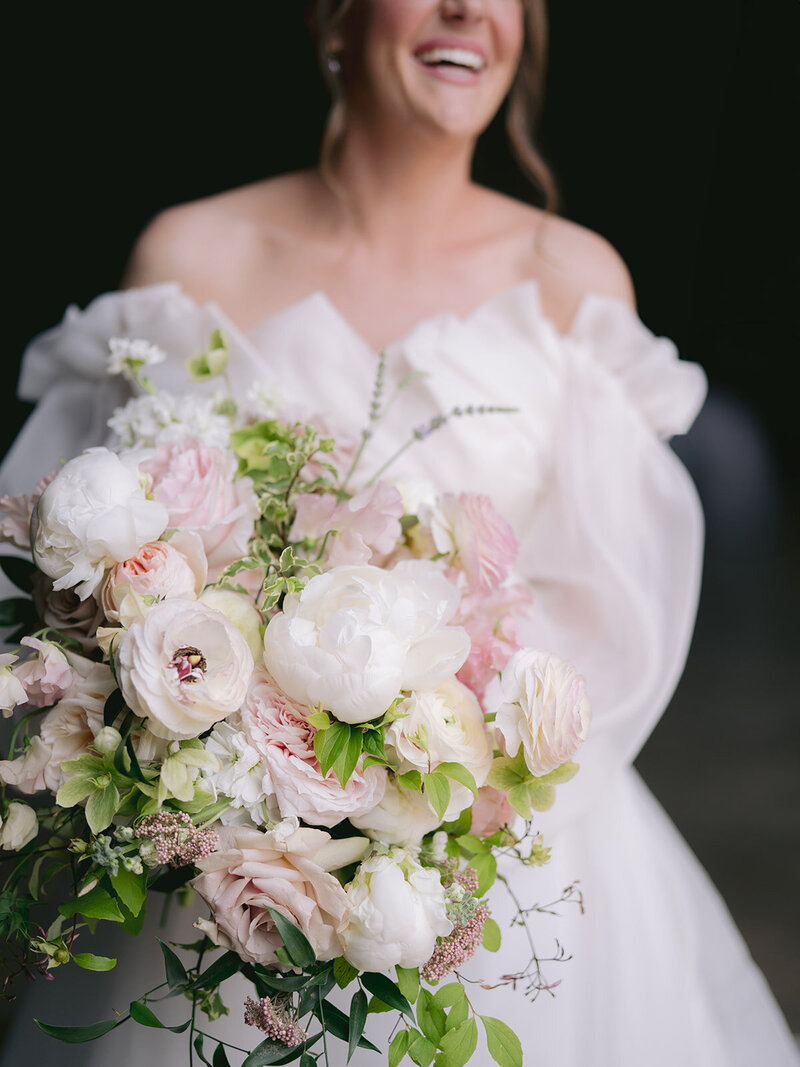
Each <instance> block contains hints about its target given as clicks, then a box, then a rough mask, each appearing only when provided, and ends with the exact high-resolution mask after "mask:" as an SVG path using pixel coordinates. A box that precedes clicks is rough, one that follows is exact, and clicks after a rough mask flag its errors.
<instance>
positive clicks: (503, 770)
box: [486, 756, 530, 792]
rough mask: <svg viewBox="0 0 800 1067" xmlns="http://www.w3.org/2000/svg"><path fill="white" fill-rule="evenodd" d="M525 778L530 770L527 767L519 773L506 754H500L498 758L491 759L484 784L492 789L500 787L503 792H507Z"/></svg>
mask: <svg viewBox="0 0 800 1067" xmlns="http://www.w3.org/2000/svg"><path fill="white" fill-rule="evenodd" d="M526 778H530V771H528V769H527V768H526V769H525V774H523V775H520V774H519V773H518V771H517V770H516V769H515V768H514V767H513V766H512V761H511V760H510V759H509V758H508V757H507V756H500V757H499V759H496V760H493V762H492V766H491V768H490V770H489V777H488V778H487V779H486V784H487V785H490V786H492V788H493V789H502V790H503V792H507V791H508V790H509V789H513V788H514V786H515V785H519V784H520V782H524V781H525V779H526Z"/></svg>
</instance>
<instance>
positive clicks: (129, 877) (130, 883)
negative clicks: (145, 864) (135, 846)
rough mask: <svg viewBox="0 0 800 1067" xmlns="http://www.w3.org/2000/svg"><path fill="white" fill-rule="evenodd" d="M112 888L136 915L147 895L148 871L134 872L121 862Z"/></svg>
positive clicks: (112, 882) (112, 880)
mask: <svg viewBox="0 0 800 1067" xmlns="http://www.w3.org/2000/svg"><path fill="white" fill-rule="evenodd" d="M111 888H112V889H113V890H114V892H115V893H116V894H117V896H118V897H119V899H120V900H121V901H122V903H123V904H124V905H125V907H126V908H127V909H128V911H129V912H130V913H131V915H132V916H134V917H136V916H137V915H138V914H139V912H140V911H141V910H142V907H143V906H144V902H145V898H146V896H147V871H142V873H141V874H134V873H133V871H128V870H126V869H125V867H124V866H123V865H122V864H120V865H119V871H118V872H117V873H116V874H113V875H111ZM173 955H174V953H173ZM175 958H176V959H177V958H178V957H177V956H176V957H175Z"/></svg>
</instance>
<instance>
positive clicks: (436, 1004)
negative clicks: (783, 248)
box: [0, 333, 589, 1067]
mask: <svg viewBox="0 0 800 1067" xmlns="http://www.w3.org/2000/svg"><path fill="white" fill-rule="evenodd" d="M227 356H228V352H227V344H226V339H225V337H224V336H223V335H222V334H220V333H217V334H215V335H214V336H213V337H212V339H211V344H210V347H209V349H208V351H207V352H204V353H202V354H200V355H198V356H197V357H196V358H194V359H192V360H190V361H189V370H190V373H191V375H192V376H193V377H194V378H195V379H196V380H198V381H203V380H208V379H212V378H217V377H219V378H221V379H224V377H225V373H226V371H225V365H226V361H227ZM163 357H164V354H163V353H162V352H161V351H160V350H159V349H157V348H155V347H154V346H153V345H150V344H149V343H147V342H145V341H142V340H130V339H119V338H113V339H110V356H109V371H110V372H111V373H121V374H124V375H125V376H126V377H128V378H129V379H130V380H131V381H133V382H135V383H138V386H139V387H140V390H139V391H140V395H138V396H136V397H135V398H134V399H132V400H131V401H129V403H128V404H127V405H126V406H125V407H124V408H121V409H118V410H117V411H116V412H115V414H114V416H113V418H112V419H111V420H110V424H109V425H110V426H111V428H112V430H113V431H114V432H115V434H116V443H115V445H114V447H112V448H94V449H90V450H89V451H87V452H84V453H83V454H82V455H80V456H77V457H75V458H73V459H70V460H69V461H68V462H66V463H64V464H63V466H62V467H61V468H60V469H59V470H58V471H57V472H55V473H54V474H52V475H51V476H50V477H49V478H46V479H44V480H43V481H42V482H41V483H40V484H39V485H38V486H37V487H36V488H35V491H34V492H33V494H32V496H30V497H16V498H9V497H5V498H2V500H0V507H2V509H3V512H4V514H5V518H3V519H2V520H1V521H0V533H1V534H2V536H3V538H4V539H5V540H6V541H9V542H12V543H14V544H15V545H16V546H17V549H18V550H28V551H29V553H30V559H29V560H26V559H25V558H24V556H23V555H21V554H19V553H18V554H16V555H13V556H7V557H5V558H4V559H3V560H2V566H3V568H4V570H5V571H6V574H7V575H8V576H9V578H11V580H12V581H13V582H14V583H15V584H16V585H18V586H19V587H20V588H21V589H22V590H23V591H24V592H26V593H29V594H31V598H30V599H29V598H28V597H25V596H21V597H18V598H15V599H12V600H8V601H5V602H3V604H2V605H0V622H2V624H4V625H15V626H17V627H18V629H17V633H16V635H15V637H14V638H13V639H12V640H15V641H17V642H18V645H19V647H18V648H17V649H16V651H15V652H11V653H8V654H5V655H3V656H2V657H0V707H2V712H3V715H4V716H5V717H12V716H13V717H14V723H13V733H12V735H11V742H10V751H9V753H8V758H7V759H5V760H3V761H2V762H0V782H2V797H0V846H2V849H3V850H5V858H6V860H7V861H8V862H7V864H6V866H7V867H8V874H7V877H6V878H5V880H4V882H3V885H2V892H0V934H2V938H3V940H4V941H5V942H6V953H7V957H8V958H7V960H6V963H7V970H8V971H9V973H10V974H12V975H13V974H15V973H19V972H25V973H30V972H32V971H38V972H40V973H43V974H46V975H47V976H51V975H52V972H53V971H54V969H56V968H58V967H61V966H63V965H66V964H68V963H70V962H72V963H74V964H76V965H77V966H79V967H83V968H87V969H89V970H93V971H107V970H110V969H111V968H113V967H114V966H115V964H116V960H115V959H113V958H110V957H108V956H104V955H101V954H99V953H97V952H95V951H92V950H91V949H92V935H93V934H94V933H95V930H96V928H97V926H98V925H99V924H101V923H108V922H110V923H115V924H118V925H119V926H121V927H122V928H123V929H124V930H126V931H127V932H128V933H130V934H133V935H136V934H138V933H139V932H140V931H141V930H142V925H143V922H144V915H145V909H146V907H147V906H148V905H149V903H150V902H151V901H152V898H153V896H154V894H162V898H163V894H168V895H171V896H174V897H176V898H178V899H179V900H181V901H183V902H185V903H188V906H189V907H191V908H192V909H194V914H195V915H196V916H197V918H196V922H195V923H194V925H195V927H196V929H197V932H198V935H199V937H198V939H197V940H196V941H194V942H193V943H187V944H171V945H170V944H166V943H164V942H160V947H161V952H162V953H163V963H164V973H165V978H164V980H163V981H162V982H161V983H160V984H156V985H155V987H154V988H153V989H150V990H148V991H147V992H146V993H144V994H142V995H141V996H139V997H138V998H137V999H135V1000H134V1001H132V1002H131V1003H130V1006H129V1008H128V1010H127V1011H126V1012H124V1013H121V1014H119V1015H117V1016H116V1017H115V1018H112V1019H109V1020H106V1021H102V1022H96V1023H92V1024H90V1025H85V1026H54V1025H49V1024H47V1023H44V1022H39V1023H38V1025H39V1026H40V1027H41V1028H42V1029H43V1030H44V1031H45V1032H47V1033H49V1034H51V1035H52V1036H53V1037H56V1038H60V1039H61V1040H63V1041H69V1042H80V1041H89V1040H92V1039H95V1038H98V1037H101V1036H102V1035H103V1034H105V1033H107V1032H108V1031H110V1030H112V1029H114V1028H116V1027H119V1026H121V1025H123V1024H124V1023H125V1022H126V1021H128V1020H133V1021H134V1022H136V1023H139V1024H142V1025H144V1026H149V1027H162V1026H163V1027H165V1028H167V1029H170V1030H173V1031H177V1032H179V1033H183V1032H187V1033H188V1036H189V1039H190V1050H189V1055H190V1061H191V1062H198V1063H199V1062H202V1063H206V1064H210V1063H212V1062H213V1064H214V1067H221V1065H225V1064H229V1062H230V1061H229V1059H228V1056H229V1055H235V1054H237V1048H236V1046H234V1045H231V1044H230V1043H229V1042H226V1041H224V1040H222V1039H221V1038H214V1037H213V1036H212V1035H211V1034H210V1033H209V1031H208V1030H207V1029H205V1027H206V1026H208V1023H202V1022H201V1014H202V1013H204V1014H205V1016H207V1017H208V1019H209V1020H211V1021H212V1022H213V1020H215V1019H218V1018H219V1017H220V1016H221V1015H223V1014H227V1013H228V1008H227V1007H226V1006H225V1004H224V1002H223V997H222V994H221V992H220V987H221V986H222V985H223V983H224V982H225V981H226V980H227V979H228V978H230V977H232V976H233V975H235V974H239V975H242V976H244V978H245V979H247V980H248V981H249V982H250V983H251V985H252V996H248V997H247V999H246V1001H245V1003H244V1005H243V1011H244V1018H245V1022H247V1023H248V1024H250V1025H251V1026H253V1027H255V1028H256V1029H258V1030H260V1031H262V1035H261V1036H259V1039H258V1040H259V1042H260V1043H258V1044H257V1045H256V1047H255V1048H254V1049H252V1051H248V1050H246V1049H241V1048H240V1049H238V1054H239V1055H241V1054H243V1053H244V1054H245V1059H244V1064H245V1065H246V1067H261V1065H266V1064H277V1063H290V1062H293V1061H299V1063H300V1064H301V1067H309V1065H311V1064H316V1063H325V1064H327V1063H328V1062H329V1060H328V1055H329V1054H330V1052H329V1049H330V1044H331V1042H332V1041H333V1040H336V1039H338V1040H340V1041H342V1042H344V1043H345V1045H346V1046H347V1057H348V1059H349V1058H350V1056H352V1054H353V1052H354V1051H355V1049H356V1048H357V1047H362V1048H367V1049H372V1050H374V1051H376V1052H381V1051H382V1052H384V1053H387V1052H388V1062H389V1064H390V1065H392V1067H394V1065H396V1064H398V1063H400V1062H401V1060H403V1059H404V1057H405V1056H406V1055H407V1056H408V1057H410V1059H411V1060H412V1061H413V1062H414V1063H416V1064H418V1065H419V1067H426V1065H428V1064H430V1063H432V1062H433V1061H434V1059H435V1064H436V1065H437V1067H460V1065H463V1064H465V1063H467V1061H468V1060H469V1059H470V1058H471V1056H472V1054H473V1053H474V1051H475V1049H476V1047H477V1042H478V1037H479V1029H478V1022H479V1021H480V1022H481V1023H482V1026H483V1028H484V1030H485V1036H486V1041H487V1045H488V1050H489V1053H490V1055H491V1056H492V1057H493V1058H494V1060H495V1061H496V1062H497V1063H499V1064H501V1065H503V1067H514V1065H519V1064H521V1063H522V1049H521V1046H520V1042H519V1039H518V1038H517V1037H516V1035H515V1034H514V1033H513V1031H512V1030H511V1029H510V1028H509V1027H508V1026H507V1025H505V1024H504V1023H503V1022H502V1021H500V1020H498V1019H494V1018H490V1017H482V1018H480V1019H479V1017H477V1016H476V1015H475V1014H474V1013H473V1010H472V1008H471V1006H470V1003H469V999H468V996H467V993H466V992H465V983H466V982H467V979H466V977H465V976H464V975H463V974H462V972H461V970H460V969H461V968H462V966H463V964H464V963H465V962H466V961H467V960H468V959H470V958H471V957H472V956H473V955H474V954H475V953H476V952H477V951H478V949H479V948H480V946H481V945H483V946H484V948H485V949H487V950H489V951H490V952H491V951H493V950H496V949H497V948H498V947H499V944H500V936H501V935H500V930H499V927H498V925H497V923H496V922H495V921H494V920H493V919H492V918H491V911H492V900H493V893H494V892H495V890H494V889H493V886H494V885H495V880H496V878H497V875H498V868H497V861H498V857H499V856H506V857H508V856H510V857H512V858H514V859H516V860H517V861H518V862H519V863H521V864H529V865H536V864H539V863H542V862H545V861H546V859H547V856H548V851H549V850H548V849H547V848H545V847H544V845H543V843H542V841H541V838H540V837H539V836H538V835H535V834H534V833H533V831H532V826H531V820H532V813H533V811H535V810H543V809H545V808H547V807H549V806H550V805H551V804H552V803H553V799H554V792H555V790H554V786H555V785H556V784H558V783H561V782H565V781H567V780H568V779H569V778H570V777H572V775H573V774H574V773H575V771H576V770H577V767H576V765H575V764H574V763H572V762H571V757H572V756H573V755H574V754H575V752H576V751H577V749H578V747H579V746H580V744H581V742H582V740H583V739H584V737H585V734H586V730H587V728H588V724H589V706H588V703H587V700H586V697H585V694H584V683H583V680H582V679H581V678H580V677H579V676H578V675H577V674H576V671H575V670H574V668H573V667H571V666H570V665H569V664H567V663H565V662H563V661H562V660H560V659H559V658H558V657H557V656H555V655H553V654H551V653H548V652H544V651H541V650H532V649H527V648H521V647H520V642H519V640H518V636H517V628H516V623H515V616H518V615H519V613H521V612H526V611H528V610H529V603H528V599H529V595H528V591H527V588H526V587H525V586H523V585H521V584H515V583H514V581H513V578H512V576H511V568H512V565H513V563H514V559H515V555H516V551H517V545H516V541H515V538H514V535H513V533H512V531H511V529H510V527H509V526H508V524H507V523H506V522H505V521H504V520H503V518H502V517H501V516H500V515H498V514H497V513H496V511H495V510H494V508H493V507H492V504H491V502H490V501H489V500H488V499H487V498H486V497H483V496H480V495H475V494H469V493H462V494H460V495H454V494H443V495H442V494H440V495H438V496H437V495H435V494H433V493H430V492H427V493H420V492H419V491H417V490H414V491H412V489H410V488H409V487H402V486H398V485H394V484H392V483H390V482H389V481H387V480H384V479H382V478H380V477H374V478H372V479H369V480H367V481H364V480H362V481H361V482H360V488H359V490H358V491H354V490H353V489H351V486H352V485H353V483H354V481H355V480H356V479H357V478H358V473H359V465H360V463H361V461H362V459H363V455H364V452H365V449H366V448H367V445H368V443H369V439H370V436H371V434H372V432H373V430H374V428H375V426H376V425H377V423H378V422H379V421H380V418H381V413H382V410H383V409H384V401H383V390H384V365H383V362H381V363H380V365H379V371H378V378H377V380H376V386H375V392H374V397H373V405H372V410H371V412H370V415H369V425H368V428H367V429H366V430H365V431H364V433H363V435H362V438H361V441H360V443H358V447H356V443H353V444H352V445H351V444H348V443H345V444H337V443H336V442H334V441H333V440H332V439H331V438H329V437H327V436H325V434H324V427H323V426H322V425H321V423H320V422H319V420H315V419H314V418H302V419H298V418H295V417H294V416H292V415H291V414H287V413H286V412H284V413H275V412H269V411H265V409H264V407H263V403H262V405H261V408H260V409H259V407H258V405H257V404H254V403H253V402H252V398H251V399H250V400H249V401H247V402H246V403H245V404H244V405H240V406H237V405H236V404H235V403H234V401H233V400H232V399H231V397H230V396H229V395H224V394H221V395H207V394H203V395H197V396H191V395H182V396H175V395H170V394H166V393H164V392H156V391H155V390H154V388H153V386H152V385H151V384H150V382H149V380H148V378H147V377H146V376H145V371H146V368H147V367H148V366H149V365H150V364H153V363H157V362H159V361H160V360H162V359H163ZM487 410H488V409H487ZM477 413H481V412H480V411H475V412H473V411H472V410H471V409H467V410H463V411H462V410H459V409H455V410H454V411H453V412H451V413H448V415H443V416H440V417H439V418H437V419H434V420H433V421H432V423H430V424H428V425H427V426H425V427H419V428H417V429H416V430H415V431H414V432H413V434H412V435H411V437H410V438H409V443H410V442H411V441H413V440H418V439H420V438H422V437H425V436H427V434H428V433H430V432H432V431H433V430H435V429H436V428H437V427H438V426H439V425H441V424H442V423H443V422H445V421H446V419H447V418H449V417H459V416H462V415H469V414H477ZM381 473H383V472H381ZM9 786H10V787H14V789H15V790H16V792H15V793H14V794H13V797H12V796H9V795H7V788H6V787H9ZM19 793H23V794H31V793H37V794H39V800H38V802H37V806H36V807H33V806H31V805H29V804H27V803H25V802H23V801H21V800H20V799H16V798H17V797H18V795H19ZM515 813H516V815H518V816H520V817H521V818H515ZM512 824H515V825H516V826H517V829H516V830H515V829H514V827H513V826H512ZM501 878H502V875H501ZM192 891H193V893H192ZM528 910H529V909H528ZM201 911H202V912H203V914H201ZM519 921H524V916H522V918H520V920H519ZM211 953H217V955H216V956H215V958H213V960H211V961H210V962H209V955H210V954H211ZM123 962H124V961H123ZM534 967H538V961H536V960H535V957H534V959H533V961H532V962H531V963H530V964H529V965H528V966H527V968H526V967H523V968H522V969H521V970H520V971H519V973H517V974H515V975H505V976H503V977H502V978H501V979H500V984H502V983H503V982H508V983H510V982H514V983H515V984H516V983H517V982H523V983H525V982H526V981H527V983H528V985H529V986H530V987H531V988H534V987H535V975H534ZM448 978H450V979H451V980H450V981H445V980H446V979H448ZM168 997H182V998H185V999H186V1000H187V1001H188V1006H187V1012H186V1014H187V1017H186V1018H185V1019H184V1020H183V1021H182V1022H181V1023H180V1024H178V1025H176V1026H168V1027H167V1026H166V1024H165V1023H164V1022H163V1021H162V1017H161V1015H160V1014H159V1012H158V1007H157V1002H158V1001H160V1000H162V999H164V998H168ZM383 1011H396V1012H398V1013H399V1015H398V1025H397V1026H396V1028H395V1031H394V1034H393V1036H392V1038H391V1042H390V1044H389V1045H388V1050H387V1049H378V1048H377V1047H376V1045H375V1044H373V1043H372V1042H371V1041H370V1040H369V1038H368V1037H367V1036H366V1035H365V1026H366V1024H367V1021H368V1016H369V1015H370V1014H371V1013H375V1012H383ZM207 1055H208V1056H212V1055H213V1061H212V1060H211V1059H208V1058H206V1057H207ZM195 1057H196V1060H195ZM336 1062H340V1061H339V1060H337V1061H336Z"/></svg>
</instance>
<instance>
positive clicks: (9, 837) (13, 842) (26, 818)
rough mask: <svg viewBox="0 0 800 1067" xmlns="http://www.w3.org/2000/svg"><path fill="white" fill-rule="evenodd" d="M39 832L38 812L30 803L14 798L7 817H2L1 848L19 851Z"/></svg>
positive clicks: (0, 821) (0, 822)
mask: <svg viewBox="0 0 800 1067" xmlns="http://www.w3.org/2000/svg"><path fill="white" fill-rule="evenodd" d="M38 833H39V820H38V819H37V817H36V812H35V811H34V810H33V808H31V807H30V806H29V805H28V804H22V803H20V801H18V800H12V801H11V803H10V804H9V805H8V811H7V812H6V817H5V819H0V849H5V850H6V851H7V852H17V851H18V850H19V849H21V848H24V847H25V845H27V844H28V842H29V841H33V839H34V837H36V835H37V834H38Z"/></svg>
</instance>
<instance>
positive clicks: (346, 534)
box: [289, 482, 403, 567]
mask: <svg viewBox="0 0 800 1067" xmlns="http://www.w3.org/2000/svg"><path fill="white" fill-rule="evenodd" d="M402 514H403V500H402V497H401V496H400V493H399V491H398V490H397V489H396V488H395V487H394V486H393V485H390V484H389V483H388V482H376V483H375V485H373V486H371V487H370V488H369V489H364V490H363V491H362V492H360V493H357V494H356V495H355V496H354V497H352V498H351V499H350V500H345V501H344V502H343V503H341V504H337V503H336V499H335V497H334V496H332V495H331V494H325V495H322V496H320V495H314V494H310V493H308V494H306V495H305V496H301V497H300V499H299V501H298V504H297V515H296V517H295V520H294V524H293V526H292V529H291V531H290V534H289V537H290V539H291V540H293V541H300V540H302V539H303V538H306V537H307V538H322V537H324V536H325V534H326V533H327V532H328V531H329V530H334V531H335V532H336V536H335V537H331V538H329V540H328V544H327V546H326V551H325V561H326V563H327V564H328V566H331V567H340V566H358V565H361V564H365V563H373V564H380V563H381V562H382V561H383V560H384V559H385V557H386V556H388V554H389V553H390V552H391V551H392V550H393V549H394V548H395V546H396V544H397V542H398V540H399V539H400V534H401V529H400V519H401V517H402Z"/></svg>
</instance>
